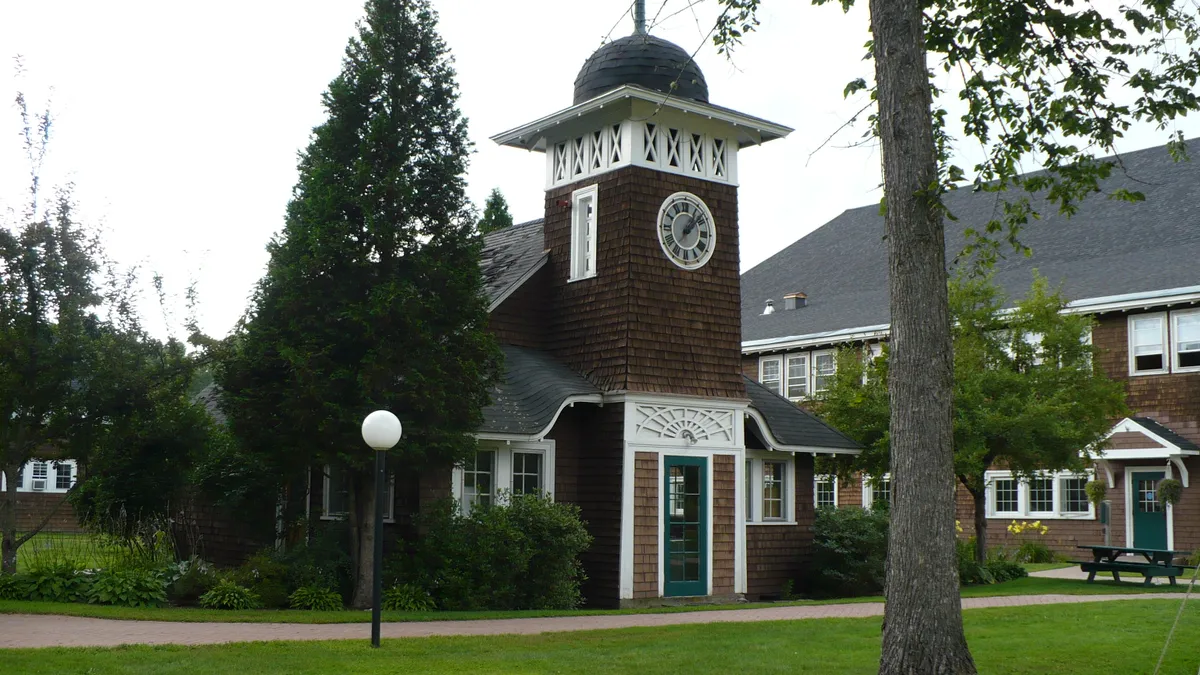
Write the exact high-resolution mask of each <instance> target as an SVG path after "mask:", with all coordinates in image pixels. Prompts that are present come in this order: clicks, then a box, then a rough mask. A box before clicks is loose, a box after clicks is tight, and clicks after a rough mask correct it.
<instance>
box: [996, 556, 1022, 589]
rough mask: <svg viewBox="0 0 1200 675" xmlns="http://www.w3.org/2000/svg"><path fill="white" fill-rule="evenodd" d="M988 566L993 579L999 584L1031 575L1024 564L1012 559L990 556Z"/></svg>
mask: <svg viewBox="0 0 1200 675" xmlns="http://www.w3.org/2000/svg"><path fill="white" fill-rule="evenodd" d="M986 567H987V571H988V573H989V574H991V575H992V580H993V581H994V582H995V583H997V584H1000V583H1004V582H1005V581H1012V580H1013V579H1021V578H1024V577H1027V576H1029V572H1028V571H1027V570H1026V569H1025V567H1024V566H1023V565H1021V564H1020V563H1018V562H1015V561H1012V560H1005V559H1002V558H988V561H987V563H986Z"/></svg>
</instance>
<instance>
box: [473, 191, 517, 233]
mask: <svg viewBox="0 0 1200 675" xmlns="http://www.w3.org/2000/svg"><path fill="white" fill-rule="evenodd" d="M512 224H513V219H512V214H511V213H509V212H508V201H507V200H505V199H504V194H503V193H501V192H500V188H492V192H491V194H489V195H488V198H487V202H486V203H485V204H484V206H483V217H482V218H480V219H479V224H478V225H477V226H476V228H477V229H478V230H479V234H487V233H489V232H495V231H496V230H503V229H504V228H506V227H512Z"/></svg>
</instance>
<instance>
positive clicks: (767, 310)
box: [763, 300, 775, 315]
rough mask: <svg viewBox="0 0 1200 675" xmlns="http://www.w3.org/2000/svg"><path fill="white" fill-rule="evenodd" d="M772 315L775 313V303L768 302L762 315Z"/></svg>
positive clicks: (772, 301)
mask: <svg viewBox="0 0 1200 675" xmlns="http://www.w3.org/2000/svg"><path fill="white" fill-rule="evenodd" d="M774 313H775V301H774V300H768V301H767V306H766V307H764V308H763V315H767V314H774Z"/></svg>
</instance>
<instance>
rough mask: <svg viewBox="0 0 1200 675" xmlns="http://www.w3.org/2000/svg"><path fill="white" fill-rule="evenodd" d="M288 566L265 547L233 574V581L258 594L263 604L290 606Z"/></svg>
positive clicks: (270, 606) (266, 605) (279, 606)
mask: <svg viewBox="0 0 1200 675" xmlns="http://www.w3.org/2000/svg"><path fill="white" fill-rule="evenodd" d="M287 577H288V567H287V565H286V564H284V563H283V562H282V561H280V560H279V559H277V558H276V556H275V553H274V551H272V550H270V549H265V550H262V551H259V552H258V553H255V554H254V555H252V556H250V559H249V560H247V561H246V562H245V563H243V564H242V566H241V567H239V568H238V569H237V571H236V572H234V574H233V581H235V582H237V583H238V584H240V585H242V586H245V587H246V588H247V589H248V590H249V591H251V592H252V593H254V595H256V596H258V599H259V602H260V603H262V606H264V607H269V608H272V609H280V608H283V607H287V606H288V587H287Z"/></svg>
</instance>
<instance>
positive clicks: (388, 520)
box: [320, 513, 396, 525]
mask: <svg viewBox="0 0 1200 675" xmlns="http://www.w3.org/2000/svg"><path fill="white" fill-rule="evenodd" d="M345 519H346V514H344V513H339V514H335V515H332V516H321V517H320V520H326V521H335V520H345ZM395 523H396V519H395V518H384V519H383V524H384V525H394V524H395Z"/></svg>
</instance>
